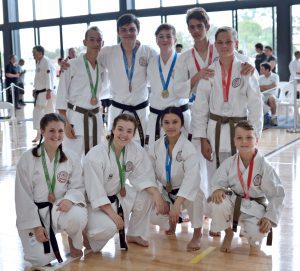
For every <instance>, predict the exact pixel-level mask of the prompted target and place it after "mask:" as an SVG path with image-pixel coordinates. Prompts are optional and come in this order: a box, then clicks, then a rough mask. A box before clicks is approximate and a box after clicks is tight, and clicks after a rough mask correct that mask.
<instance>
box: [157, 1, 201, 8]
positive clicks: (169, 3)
mask: <svg viewBox="0 0 300 271" xmlns="http://www.w3.org/2000/svg"><path fill="white" fill-rule="evenodd" d="M196 2H197V1H196V0H163V1H162V6H163V7H172V6H184V5H193V4H196Z"/></svg>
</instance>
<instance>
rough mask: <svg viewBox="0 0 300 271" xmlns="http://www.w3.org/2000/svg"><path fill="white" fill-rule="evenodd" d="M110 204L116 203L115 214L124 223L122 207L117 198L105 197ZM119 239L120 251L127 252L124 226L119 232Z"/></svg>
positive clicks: (114, 196)
mask: <svg viewBox="0 0 300 271" xmlns="http://www.w3.org/2000/svg"><path fill="white" fill-rule="evenodd" d="M107 197H108V199H109V200H110V202H111V203H114V202H116V204H117V213H118V215H119V216H120V217H122V219H123V221H124V211H123V208H122V205H121V204H120V201H119V198H118V197H117V196H116V195H113V196H107ZM119 238H120V247H121V248H122V249H125V250H128V246H127V243H126V237H125V226H124V228H123V229H121V230H119Z"/></svg>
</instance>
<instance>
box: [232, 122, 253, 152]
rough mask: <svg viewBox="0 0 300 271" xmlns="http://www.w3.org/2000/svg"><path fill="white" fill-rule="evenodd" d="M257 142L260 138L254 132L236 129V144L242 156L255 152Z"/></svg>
mask: <svg viewBox="0 0 300 271" xmlns="http://www.w3.org/2000/svg"><path fill="white" fill-rule="evenodd" d="M257 142H258V138H257V137H256V135H255V132H254V131H252V130H245V129H243V128H240V127H238V128H236V129H235V135H234V144H235V147H236V148H237V150H238V151H239V153H240V155H243V154H247V153H253V152H255V148H256V146H257Z"/></svg>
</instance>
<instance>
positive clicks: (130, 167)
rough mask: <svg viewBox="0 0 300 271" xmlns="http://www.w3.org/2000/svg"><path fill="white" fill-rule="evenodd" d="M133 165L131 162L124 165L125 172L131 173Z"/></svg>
mask: <svg viewBox="0 0 300 271" xmlns="http://www.w3.org/2000/svg"><path fill="white" fill-rule="evenodd" d="M133 168H134V165H133V163H132V162H131V161H128V162H127V163H126V172H129V171H133Z"/></svg>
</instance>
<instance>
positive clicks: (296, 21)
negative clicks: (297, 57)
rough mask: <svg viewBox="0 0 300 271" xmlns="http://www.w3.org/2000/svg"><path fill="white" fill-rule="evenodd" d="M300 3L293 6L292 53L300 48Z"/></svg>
mask: <svg viewBox="0 0 300 271" xmlns="http://www.w3.org/2000/svg"><path fill="white" fill-rule="evenodd" d="M299 14H300V5H294V6H292V45H293V48H292V53H293V56H294V52H295V51H297V50H298V51H299V50H300V17H299Z"/></svg>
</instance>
